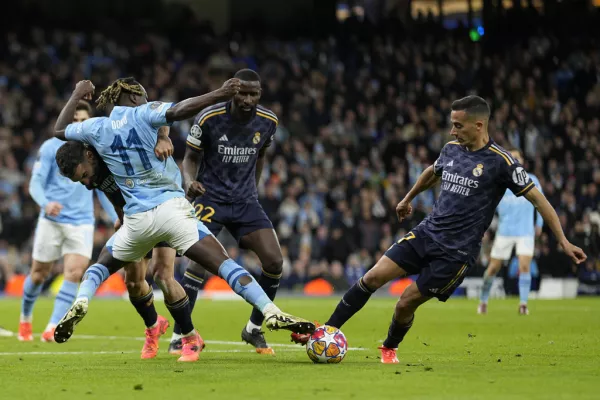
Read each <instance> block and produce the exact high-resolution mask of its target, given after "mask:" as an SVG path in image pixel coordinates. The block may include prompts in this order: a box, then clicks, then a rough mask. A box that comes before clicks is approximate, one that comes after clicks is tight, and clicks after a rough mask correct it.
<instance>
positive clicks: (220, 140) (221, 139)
mask: <svg viewBox="0 0 600 400" xmlns="http://www.w3.org/2000/svg"><path fill="white" fill-rule="evenodd" d="M228 141H229V139H227V135H223V136H221V137H220V138H219V142H228Z"/></svg>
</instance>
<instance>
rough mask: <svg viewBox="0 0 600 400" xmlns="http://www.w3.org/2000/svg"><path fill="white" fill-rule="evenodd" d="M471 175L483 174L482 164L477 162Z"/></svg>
mask: <svg viewBox="0 0 600 400" xmlns="http://www.w3.org/2000/svg"><path fill="white" fill-rule="evenodd" d="M473 175H475V176H481V175H483V164H477V166H476V167H475V168H473Z"/></svg>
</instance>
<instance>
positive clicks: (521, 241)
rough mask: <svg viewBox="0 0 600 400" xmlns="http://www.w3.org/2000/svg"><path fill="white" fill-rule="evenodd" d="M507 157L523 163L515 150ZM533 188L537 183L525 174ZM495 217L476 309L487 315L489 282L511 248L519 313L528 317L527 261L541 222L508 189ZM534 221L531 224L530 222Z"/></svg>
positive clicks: (508, 258)
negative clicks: (514, 256)
mask: <svg viewBox="0 0 600 400" xmlns="http://www.w3.org/2000/svg"><path fill="white" fill-rule="evenodd" d="M510 154H511V155H512V156H513V158H514V159H515V160H517V161H518V162H519V163H521V164H522V163H523V155H522V154H521V152H520V151H519V150H516V149H514V150H511V151H510ZM529 176H530V177H531V180H532V181H533V182H534V183H535V186H536V187H537V188H540V192H541V186H540V181H539V180H538V179H537V178H536V177H535V176H534V175H531V174H530V175H529ZM496 211H497V213H498V217H499V221H498V229H497V231H496V239H495V240H494V245H493V247H492V252H491V256H490V258H491V259H490V263H489V265H488V267H487V269H486V270H485V273H484V275H483V288H482V289H481V297H480V300H481V302H480V303H479V307H478V308H477V312H478V313H479V314H486V313H487V305H488V299H489V297H490V291H491V289H492V283H493V282H494V278H495V277H496V274H497V273H498V271H500V268H501V267H502V262H503V261H508V260H510V257H511V256H512V251H513V249H516V253H517V257H518V259H519V298H520V304H519V314H521V315H527V314H529V309H528V307H527V300H528V298H529V291H530V290H531V272H530V266H531V260H532V259H533V253H534V247H535V238H536V237H538V236H539V235H540V234H541V233H542V226H543V225H544V220H543V219H542V216H541V215H540V213H539V212H537V216H535V218H534V214H535V213H536V211H535V209H534V207H533V205H532V204H531V203H530V202H528V201H527V199H524V198H523V197H517V196H515V195H514V194H513V193H512V192H511V191H510V190H507V191H506V193H504V197H502V200H500V204H498V208H497V209H496ZM534 219H535V221H534Z"/></svg>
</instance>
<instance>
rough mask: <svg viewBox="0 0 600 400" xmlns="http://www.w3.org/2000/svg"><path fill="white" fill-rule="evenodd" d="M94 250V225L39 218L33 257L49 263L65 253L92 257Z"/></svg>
mask: <svg viewBox="0 0 600 400" xmlns="http://www.w3.org/2000/svg"><path fill="white" fill-rule="evenodd" d="M93 250H94V225H72V224H62V223H59V222H54V221H50V220H49V219H46V218H40V219H38V224H37V228H36V229H35V238H34V240H33V259H34V260H36V261H39V262H43V263H48V262H54V261H56V260H58V259H59V258H60V257H61V256H64V255H65V254H79V255H82V256H84V257H86V258H88V259H89V258H91V257H92V251H93Z"/></svg>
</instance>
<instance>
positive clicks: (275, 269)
mask: <svg viewBox="0 0 600 400" xmlns="http://www.w3.org/2000/svg"><path fill="white" fill-rule="evenodd" d="M240 246H241V247H243V248H245V249H249V250H252V251H253V252H254V253H255V254H256V255H257V256H258V258H259V260H260V262H261V265H262V272H261V274H260V276H259V277H258V284H259V285H260V287H261V288H262V289H263V290H264V291H265V293H266V294H267V296H269V299H271V301H272V300H275V296H276V295H277V289H279V281H280V279H281V274H282V271H283V255H282V254H281V248H280V247H279V241H278V240H277V234H276V233H275V230H273V229H259V230H257V231H254V232H251V233H249V234H247V235H245V236H243V237H242V238H241V240H240ZM264 320H265V317H264V316H263V314H262V313H261V312H260V311H259V310H257V309H256V308H253V309H252V313H251V314H250V319H249V320H248V323H247V324H246V326H245V327H244V328H243V329H242V340H243V341H244V342H246V343H248V344H251V345H252V346H254V348H256V352H257V353H259V354H271V355H273V354H275V351H274V350H273V349H272V348H271V347H269V345H268V344H267V341H266V340H265V335H264V333H263V331H262V324H263V322H264Z"/></svg>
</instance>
